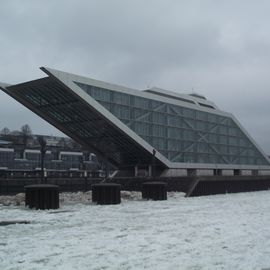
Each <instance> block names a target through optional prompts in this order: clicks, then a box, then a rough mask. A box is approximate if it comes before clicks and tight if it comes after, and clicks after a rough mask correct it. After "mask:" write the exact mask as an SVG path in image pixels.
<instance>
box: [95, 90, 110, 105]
mask: <svg viewBox="0 0 270 270" xmlns="http://www.w3.org/2000/svg"><path fill="white" fill-rule="evenodd" d="M91 93H92V97H93V98H94V99H96V100H98V101H107V102H110V91H108V90H106V89H102V88H98V87H92V89H91Z"/></svg>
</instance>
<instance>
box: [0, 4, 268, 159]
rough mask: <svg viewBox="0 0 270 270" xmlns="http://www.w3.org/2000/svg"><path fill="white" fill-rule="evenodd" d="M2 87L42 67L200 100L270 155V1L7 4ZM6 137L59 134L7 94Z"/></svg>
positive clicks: (0, 58) (0, 47)
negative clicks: (21, 132)
mask: <svg viewBox="0 0 270 270" xmlns="http://www.w3.org/2000/svg"><path fill="white" fill-rule="evenodd" d="M0 4H1V5H0V81H2V82H6V83H11V84H14V83H19V82H22V81H27V80H32V79H35V78H39V77H42V76H44V75H43V73H42V72H41V71H40V70H39V69H38V68H39V67H40V66H47V67H51V68H56V69H60V70H63V71H67V72H72V73H75V74H80V75H85V76H88V77H91V78H95V79H99V80H103V81H107V82H111V83H116V84H120V85H124V86H128V87H131V88H137V89H146V88H148V87H153V86H157V87H160V88H164V89H168V90H172V91H175V92H179V93H181V92H184V93H187V92H192V91H194V92H198V93H201V94H203V95H205V96H206V97H207V98H208V99H209V100H212V101H214V102H215V103H216V104H217V106H218V107H219V108H221V109H222V110H225V111H229V112H232V113H233V114H234V115H235V116H236V117H237V118H238V120H239V121H240V122H241V123H242V125H243V126H244V127H245V129H246V130H247V131H248V132H249V133H250V134H251V136H252V137H253V138H254V139H255V140H256V141H257V142H258V144H259V145H260V146H261V147H262V148H263V149H264V150H265V152H266V153H268V154H270V125H269V112H270V76H269V75H270V30H269V26H270V16H269V14H270V1H266V0H265V1H263V0H259V1H248V0H243V1H241V0H238V1H237V0H234V1H232V0H226V1H225V0H223V1H218V0H196V1H192V0H186V1H181V0H166V1H165V0H163V1H161V0H147V1H145V0H132V1H131V0H107V1H105V0H97V1H92V0H84V1H83V0H46V1H44V0H43V1H39V0H32V1H30V0H24V1H21V0H17V1H16V0H8V1H6V0H0ZM0 115H1V117H0V130H1V129H2V128H3V127H8V128H10V129H12V130H14V129H20V127H21V126H22V125H23V124H25V123H28V124H30V126H31V127H32V130H33V132H34V133H43V134H53V135H58V134H60V132H59V131H57V130H56V129H54V128H53V127H52V126H50V125H49V124H47V123H46V122H45V121H43V120H41V119H40V118H39V117H37V116H35V115H34V114H33V113H31V112H30V111H29V110H28V109H26V108H24V107H23V106H22V105H20V104H18V103H17V102H16V101H14V100H12V99H11V98H9V97H8V96H7V95H6V94H4V93H3V92H0Z"/></svg>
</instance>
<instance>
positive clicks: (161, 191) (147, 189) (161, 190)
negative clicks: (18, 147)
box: [142, 182, 168, 201]
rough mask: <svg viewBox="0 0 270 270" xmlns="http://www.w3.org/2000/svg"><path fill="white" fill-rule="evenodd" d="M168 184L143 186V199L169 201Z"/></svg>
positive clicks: (146, 184) (156, 183) (155, 183)
mask: <svg viewBox="0 0 270 270" xmlns="http://www.w3.org/2000/svg"><path fill="white" fill-rule="evenodd" d="M167 185H168V184H167V183H165V182H146V183H143V185H142V198H143V199H147V200H155V201H160V200H167Z"/></svg>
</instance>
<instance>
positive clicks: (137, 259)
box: [0, 191, 270, 270]
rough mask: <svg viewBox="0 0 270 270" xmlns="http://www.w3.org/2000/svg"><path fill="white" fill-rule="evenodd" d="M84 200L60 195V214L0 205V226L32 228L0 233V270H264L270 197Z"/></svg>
mask: <svg viewBox="0 0 270 270" xmlns="http://www.w3.org/2000/svg"><path fill="white" fill-rule="evenodd" d="M90 196H91V194H90V193H88V194H82V193H81V194H79V195H78V194H77V195H76V194H73V195H72V194H69V195H67V194H65V195H62V196H61V201H62V203H61V208H60V209H58V210H48V211H36V210H29V209H26V208H25V207H24V206H23V205H14V204H11V205H9V206H4V205H0V221H8V220H28V221H30V222H31V223H30V224H15V225H9V226H0V269H1V270H7V269H10V270H11V269H12V270H15V269H17V270H21V269H22V270H27V269H42V270H43V269H54V270H57V269H63V270H68V269H80V270H84V269H87V270H88V269H96V270H98V269H155V270H156V269H166V270H167V269H170V270H171V269H177V270H178V269H230V270H234V269H245V270H248V269H260V270H261V269H270V191H262V192H254V193H239V194H227V195H216V196H205V197H196V198H184V196H183V194H182V193H169V196H168V200H167V201H143V200H141V199H140V196H138V194H137V193H132V194H129V193H126V194H124V197H125V198H126V199H124V200H123V199H122V203H121V204H120V205H108V206H100V205H94V204H91V200H89V198H90ZM80 198H81V199H80ZM82 198H84V199H82Z"/></svg>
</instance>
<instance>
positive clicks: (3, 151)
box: [0, 135, 100, 175]
mask: <svg viewBox="0 0 270 270" xmlns="http://www.w3.org/2000/svg"><path fill="white" fill-rule="evenodd" d="M38 136H40V135H33V136H32V138H31V141H30V142H29V145H28V146H27V147H26V146H24V147H22V145H21V144H20V143H18V142H20V140H21V137H22V136H21V135H16V136H15V135H13V136H9V139H10V141H6V140H1V139H0V171H7V170H8V171H14V172H15V171H25V172H27V171H28V172H29V171H39V170H40V165H41V153H40V145H39V144H37V142H36V141H37V140H36V139H37V137H38ZM43 137H44V138H45V139H46V142H47V146H46V148H47V150H46V154H45V157H44V167H45V169H46V170H47V172H48V173H50V172H51V173H52V174H56V175H57V173H60V172H63V171H85V170H86V171H88V172H95V171H97V170H98V169H99V168H100V165H99V163H98V160H97V157H96V156H95V155H94V154H93V153H89V152H88V151H83V150H82V149H78V148H77V149H76V148H74V149H73V150H72V149H71V146H70V145H68V143H70V142H71V140H70V139H69V138H63V137H53V136H43ZM56 142H59V143H58V144H57V143H56ZM63 142H66V143H63Z"/></svg>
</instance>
